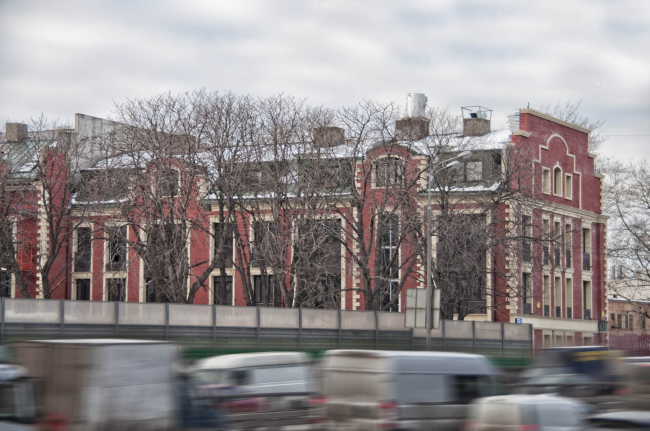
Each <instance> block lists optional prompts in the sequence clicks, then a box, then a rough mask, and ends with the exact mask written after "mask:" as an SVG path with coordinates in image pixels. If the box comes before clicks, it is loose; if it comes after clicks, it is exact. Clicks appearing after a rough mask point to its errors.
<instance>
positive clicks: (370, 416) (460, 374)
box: [321, 350, 500, 431]
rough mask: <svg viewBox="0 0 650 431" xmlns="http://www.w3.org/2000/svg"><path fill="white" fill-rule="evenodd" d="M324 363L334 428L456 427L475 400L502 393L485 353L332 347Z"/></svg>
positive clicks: (329, 415) (329, 426) (366, 430)
mask: <svg viewBox="0 0 650 431" xmlns="http://www.w3.org/2000/svg"><path fill="white" fill-rule="evenodd" d="M321 367H322V368H321V370H322V377H323V383H322V384H323V386H322V395H323V397H324V398H325V402H326V407H327V408H326V414H327V417H326V420H327V423H326V426H327V429H330V430H339V429H340V430H347V431H355V430H359V431H361V430H362V431H372V430H391V429H394V430H428V429H435V430H457V429H459V427H460V424H461V422H462V421H463V419H464V418H465V414H466V411H467V404H468V403H469V402H470V401H472V400H473V399H475V398H479V397H485V396H491V395H497V394H499V393H500V387H499V385H498V383H497V376H498V373H497V371H496V370H495V369H494V368H493V367H492V365H491V364H490V363H489V362H488V360H487V359H485V358H484V357H483V356H480V355H469V354H464V353H446V352H407V351H376V350H332V351H328V352H327V353H326V354H325V356H324V358H323V361H322V364H321Z"/></svg>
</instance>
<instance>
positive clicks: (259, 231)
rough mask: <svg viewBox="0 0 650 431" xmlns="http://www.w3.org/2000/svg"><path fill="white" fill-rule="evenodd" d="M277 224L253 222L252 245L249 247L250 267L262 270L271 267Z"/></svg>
mask: <svg viewBox="0 0 650 431" xmlns="http://www.w3.org/2000/svg"><path fill="white" fill-rule="evenodd" d="M276 227H277V224H276V223H273V222H271V221H256V222H253V243H252V247H251V249H252V250H251V254H252V257H251V266H253V267H254V268H263V267H269V266H271V262H272V257H273V256H274V254H273V253H274V250H275V249H276V247H274V245H275V243H276V242H277V240H278V237H277V235H278V233H279V231H278V229H277V228H276Z"/></svg>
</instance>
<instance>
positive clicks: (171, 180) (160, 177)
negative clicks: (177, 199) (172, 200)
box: [154, 168, 179, 197]
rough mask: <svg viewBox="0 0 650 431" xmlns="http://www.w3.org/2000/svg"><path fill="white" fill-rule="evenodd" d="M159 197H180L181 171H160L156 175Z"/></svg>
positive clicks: (168, 169)
mask: <svg viewBox="0 0 650 431" xmlns="http://www.w3.org/2000/svg"><path fill="white" fill-rule="evenodd" d="M154 180H155V185H156V195H157V196H169V197H173V196H178V182H179V181H178V180H179V171H178V170H176V169H171V168H167V169H165V168H163V169H158V170H156V171H155V173H154Z"/></svg>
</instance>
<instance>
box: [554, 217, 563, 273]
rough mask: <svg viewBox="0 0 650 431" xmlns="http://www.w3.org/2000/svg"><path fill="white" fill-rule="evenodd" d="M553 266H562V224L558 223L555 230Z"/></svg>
mask: <svg viewBox="0 0 650 431" xmlns="http://www.w3.org/2000/svg"><path fill="white" fill-rule="evenodd" d="M553 257H554V262H553V264H554V265H555V266H556V267H561V266H562V224H561V223H560V222H559V221H556V222H555V224H554V229H553Z"/></svg>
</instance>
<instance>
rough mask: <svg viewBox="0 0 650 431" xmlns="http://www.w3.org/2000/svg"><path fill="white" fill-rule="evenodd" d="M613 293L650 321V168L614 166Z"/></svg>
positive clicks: (608, 190) (609, 202)
mask: <svg viewBox="0 0 650 431" xmlns="http://www.w3.org/2000/svg"><path fill="white" fill-rule="evenodd" d="M604 200H605V203H606V205H605V207H606V213H607V214H608V215H610V217H611V218H610V219H609V222H608V233H609V235H608V243H607V253H608V261H609V263H610V268H611V271H612V277H610V279H611V281H610V283H609V290H610V292H611V293H612V294H614V295H616V296H617V297H619V298H621V299H625V300H627V301H628V302H629V303H631V304H633V305H634V310H635V311H636V312H637V313H639V314H642V315H644V316H646V317H649V318H650V306H649V304H650V302H649V300H650V234H649V232H650V166H649V165H648V162H647V161H645V160H643V161H640V162H632V163H621V162H619V163H616V164H612V165H611V166H610V168H609V169H608V177H607V182H606V186H605V199H604Z"/></svg>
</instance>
